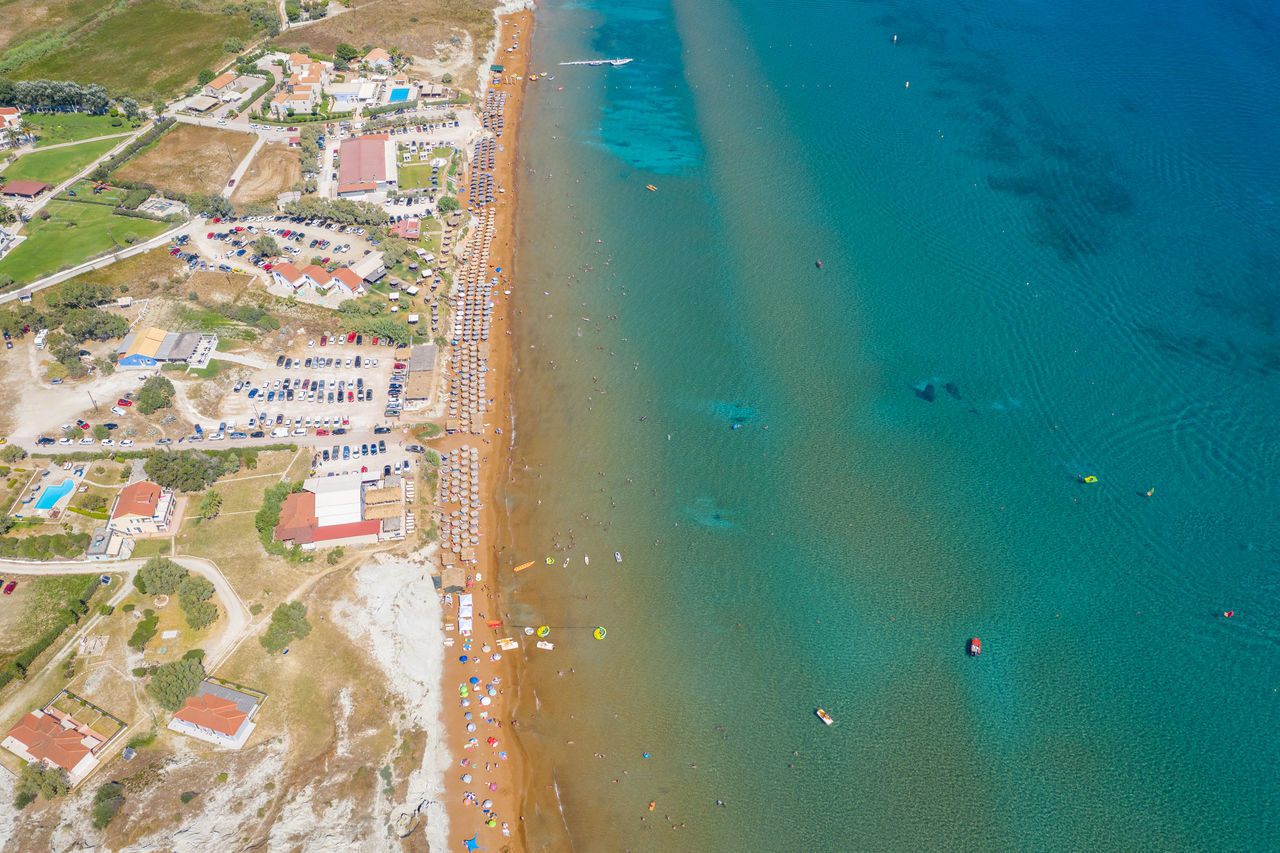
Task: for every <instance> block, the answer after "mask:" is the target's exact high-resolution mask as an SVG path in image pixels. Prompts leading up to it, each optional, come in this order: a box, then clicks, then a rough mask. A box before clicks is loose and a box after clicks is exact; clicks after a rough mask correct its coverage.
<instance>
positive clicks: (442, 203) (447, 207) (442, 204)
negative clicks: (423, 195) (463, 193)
mask: <svg viewBox="0 0 1280 853" xmlns="http://www.w3.org/2000/svg"><path fill="white" fill-rule="evenodd" d="M436 207H437V208H439V210H440V212H442V213H452V212H453V211H455V210H457V209H458V208H460V207H462V205H460V204H458V200H457V199H456V198H454V197H453V196H451V195H447V196H443V197H441V199H440V200H439V201H438V202H436Z"/></svg>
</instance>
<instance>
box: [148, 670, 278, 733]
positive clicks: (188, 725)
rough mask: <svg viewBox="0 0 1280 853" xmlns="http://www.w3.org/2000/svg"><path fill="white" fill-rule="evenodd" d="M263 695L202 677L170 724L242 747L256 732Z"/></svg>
mask: <svg viewBox="0 0 1280 853" xmlns="http://www.w3.org/2000/svg"><path fill="white" fill-rule="evenodd" d="M262 698H263V697H262V696H261V695H255V694H253V693H247V692H245V691H244V690H236V689H233V688H231V687H227V686H226V685H224V684H218V683H216V682H213V681H202V682H200V685H199V686H198V687H197V688H196V692H195V694H194V695H192V696H188V697H187V701H186V702H184V703H183V705H182V707H181V708H179V709H178V710H177V712H176V713H174V715H173V718H172V719H171V720H170V721H169V728H170V729H172V730H173V731H175V732H181V733H182V734H185V735H189V736H190V737H195V738H199V739H200V740H203V741H207V742H209V743H213V744H217V745H218V746H227V747H230V748H232V749H239V748H240V747H242V746H244V744H245V741H247V740H248V739H249V735H250V734H251V733H252V732H253V729H254V723H253V715H254V713H255V712H257V710H258V707H259V706H260V705H261V704H262Z"/></svg>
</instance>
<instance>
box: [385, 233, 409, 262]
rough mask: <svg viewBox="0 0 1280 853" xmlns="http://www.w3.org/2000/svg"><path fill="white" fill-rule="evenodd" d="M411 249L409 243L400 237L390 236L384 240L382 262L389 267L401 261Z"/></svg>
mask: <svg viewBox="0 0 1280 853" xmlns="http://www.w3.org/2000/svg"><path fill="white" fill-rule="evenodd" d="M408 251H409V244H408V243H407V242H405V240H403V239H402V238H400V237H388V238H387V239H386V240H383V241H382V263H383V265H384V266H386V267H387V268H391V267H394V266H395V265H396V264H398V263H400V259H401V258H403V257H404V256H405V253H407V252H408Z"/></svg>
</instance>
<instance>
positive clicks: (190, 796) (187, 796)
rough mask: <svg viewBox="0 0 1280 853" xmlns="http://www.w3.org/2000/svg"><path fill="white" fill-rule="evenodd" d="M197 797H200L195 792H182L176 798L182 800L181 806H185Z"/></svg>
mask: <svg viewBox="0 0 1280 853" xmlns="http://www.w3.org/2000/svg"><path fill="white" fill-rule="evenodd" d="M198 796H200V795H199V794H197V793H196V792H195V791H183V792H182V794H181V795H180V796H179V797H178V799H180V800H182V804H183V805H184V806H185V805H186V804H187V803H189V802H191V801H192V800H194V799H195V798H196V797H198Z"/></svg>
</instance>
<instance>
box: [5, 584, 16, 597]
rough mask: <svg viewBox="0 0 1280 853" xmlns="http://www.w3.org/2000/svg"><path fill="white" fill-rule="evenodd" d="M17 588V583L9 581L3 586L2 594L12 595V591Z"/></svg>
mask: <svg viewBox="0 0 1280 853" xmlns="http://www.w3.org/2000/svg"><path fill="white" fill-rule="evenodd" d="M17 588H18V582H17V581H9V582H8V583H7V584H5V585H4V594H5V595H13V591H14V590H15V589H17Z"/></svg>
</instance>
